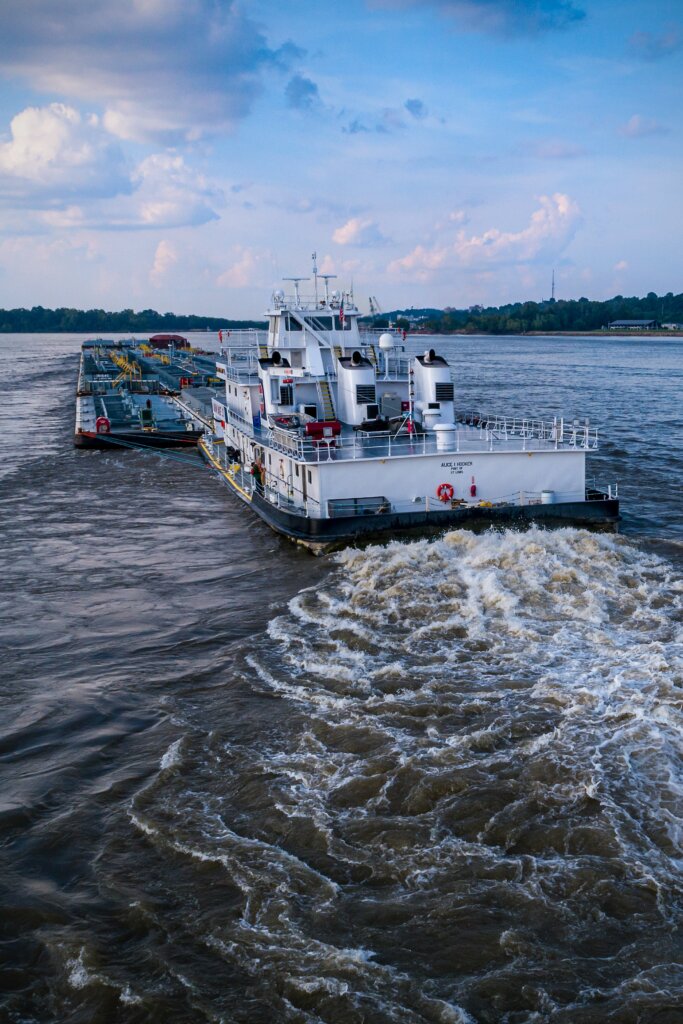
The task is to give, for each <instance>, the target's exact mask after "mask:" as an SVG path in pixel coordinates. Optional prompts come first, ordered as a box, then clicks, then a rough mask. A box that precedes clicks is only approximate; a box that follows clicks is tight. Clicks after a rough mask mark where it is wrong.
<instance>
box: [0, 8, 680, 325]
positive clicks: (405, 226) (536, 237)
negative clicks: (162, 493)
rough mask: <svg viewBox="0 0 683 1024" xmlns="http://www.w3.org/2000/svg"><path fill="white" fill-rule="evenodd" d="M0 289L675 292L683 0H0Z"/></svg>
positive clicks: (230, 296) (197, 293)
mask: <svg viewBox="0 0 683 1024" xmlns="http://www.w3.org/2000/svg"><path fill="white" fill-rule="evenodd" d="M0 38H1V39H2V46H1V47H0V307H4V308H12V307H16V306H26V307H31V306H35V305H42V306H46V307H57V306H73V307H76V308H80V309H84V308H85V309H88V308H93V307H97V308H104V309H111V310H117V309H125V308H132V309H136V310H140V309H147V308H153V309H157V310H159V311H160V312H166V311H171V312H175V313H197V314H203V315H207V316H226V317H233V318H243V317H244V318H246V317H260V316H261V315H262V313H263V312H264V311H265V309H266V308H267V306H268V302H269V297H270V294H271V292H272V289H273V288H274V287H278V286H279V282H280V280H281V278H282V277H292V276H305V275H309V274H310V272H311V254H312V253H313V252H314V251H315V252H317V254H318V266H319V270H320V272H322V273H330V274H336V275H337V281H336V282H335V284H336V286H337V287H341V288H345V289H346V288H350V287H353V289H354V294H355V297H356V301H357V303H358V305H359V307H360V308H361V309H362V310H363V311H367V310H368V304H369V298H370V296H373V297H374V298H375V299H376V300H377V303H378V305H379V307H380V308H382V309H385V310H392V309H396V308H409V307H411V306H412V307H415V308H420V307H437V308H444V307H447V306H454V307H457V308H466V307H469V306H472V305H475V304H483V305H500V304H503V303H506V302H514V301H523V300H527V299H531V300H535V301H540V300H542V299H545V298H549V297H550V292H551V280H552V274H553V271H554V273H555V295H556V297H557V298H579V297H580V296H586V297H588V298H591V299H605V298H610V297H611V296H613V295H616V294H622V295H638V296H641V295H645V294H646V293H647V292H649V291H655V292H657V293H660V294H665V293H666V292H669V291H672V292H675V293H678V292H681V291H683V274H682V271H683V266H682V263H683V245H682V244H681V228H682V226H683V216H682V210H681V206H682V202H683V201H682V198H681V197H682V194H683V174H682V173H681V170H682V166H681V155H682V150H683V139H682V135H681V109H682V106H683V105H682V102H681V98H682V96H683V74H682V72H683V0H657V3H654V4H653V3H651V2H648V3H646V2H644V0H618V2H616V0H614V2H613V0H346V2H345V3H344V4H339V3H332V2H329V0H315V2H312V0H297V2H296V3H286V2H284V3H283V2H282V0H278V2H275V0H251V2H249V0H244V2H242V3H237V2H234V3H233V2H230V0H118V2H117V3H116V4H112V3H111V2H110V0H108V2H106V3H105V2H103V0H0Z"/></svg>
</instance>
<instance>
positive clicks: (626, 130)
mask: <svg viewBox="0 0 683 1024" xmlns="http://www.w3.org/2000/svg"><path fill="white" fill-rule="evenodd" d="M668 131H669V129H668V128H665V127H664V125H662V124H659V122H658V121H655V120H653V119H652V118H650V117H643V115H642V114H634V115H633V117H630V118H629V119H628V121H627V122H626V124H624V125H622V126H621V128H620V129H619V132H620V133H621V134H622V135H625V136H626V138H628V139H642V138H644V137H646V136H648V135H666V134H667V133H668Z"/></svg>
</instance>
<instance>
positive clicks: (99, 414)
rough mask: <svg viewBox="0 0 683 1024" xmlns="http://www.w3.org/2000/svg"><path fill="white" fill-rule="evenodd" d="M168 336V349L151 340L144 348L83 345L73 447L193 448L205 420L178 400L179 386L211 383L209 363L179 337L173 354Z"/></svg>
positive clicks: (133, 344) (126, 344)
mask: <svg viewBox="0 0 683 1024" xmlns="http://www.w3.org/2000/svg"><path fill="white" fill-rule="evenodd" d="M161 337H163V338H164V339H166V338H167V337H169V336H165V335H164V336H161ZM170 337H172V338H173V339H174V341H173V342H171V346H170V350H169V345H168V344H165V345H159V344H156V345H155V344H154V342H155V340H156V339H154V338H153V339H150V343H146V342H137V341H135V340H132V339H131V340H127V341H105V340H103V339H96V340H93V341H86V342H84V343H83V345H82V348H81V360H80V367H79V375H78V387H77V393H76V429H75V435H74V444H75V446H76V447H77V448H117V447H119V448H120V447H124V448H126V447H127V448H185V447H192V446H196V444H197V442H198V440H199V438H200V437H201V436H202V434H203V433H204V431H205V430H206V429H207V427H208V426H210V420H209V419H207V418H206V417H203V416H202V415H201V414H200V410H197V409H192V408H191V407H190V406H189V404H188V403H187V402H182V401H179V399H180V398H181V396H182V393H183V387H189V386H190V384H195V383H204V382H206V381H215V377H214V376H212V375H213V374H215V361H214V360H213V359H211V358H210V357H207V356H206V355H205V354H201V355H200V354H198V353H196V352H193V350H192V349H190V348H189V346H188V345H187V343H186V342H185V339H182V338H179V339H178V343H177V344H178V348H177V350H176V349H175V348H174V344H176V342H175V337H176V336H170ZM181 342H183V343H184V344H180V343H181ZM209 412H210V402H209Z"/></svg>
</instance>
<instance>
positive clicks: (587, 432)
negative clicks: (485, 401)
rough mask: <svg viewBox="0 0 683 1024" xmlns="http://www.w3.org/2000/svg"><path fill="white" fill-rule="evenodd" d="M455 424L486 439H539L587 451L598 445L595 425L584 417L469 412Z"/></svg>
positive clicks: (546, 442)
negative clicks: (533, 416) (469, 429)
mask: <svg viewBox="0 0 683 1024" xmlns="http://www.w3.org/2000/svg"><path fill="white" fill-rule="evenodd" d="M458 423H461V424H463V425H464V426H467V427H470V428H472V427H474V428H476V429H477V430H478V431H480V432H482V433H483V434H485V435H486V438H487V440H498V441H500V440H505V441H508V440H511V439H514V438H518V439H520V440H521V441H534V440H536V441H542V442H543V443H544V446H546V447H547V446H548V445H551V446H553V447H555V448H560V447H564V448H567V447H569V448H585V449H590V450H591V451H595V450H596V449H597V447H598V428H597V427H596V426H592V425H591V423H590V420H588V419H584V420H579V419H573V420H565V419H564V417H562V416H555V417H554V418H553V419H552V420H540V419H533V418H531V417H526V416H499V415H497V414H491V413H484V412H472V413H466V414H464V415H459V416H458ZM527 450H528V449H527Z"/></svg>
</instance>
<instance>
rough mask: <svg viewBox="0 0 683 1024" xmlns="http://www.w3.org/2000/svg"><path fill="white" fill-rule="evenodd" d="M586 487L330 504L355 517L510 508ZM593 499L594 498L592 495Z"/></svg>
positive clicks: (560, 498) (578, 496)
mask: <svg viewBox="0 0 683 1024" xmlns="http://www.w3.org/2000/svg"><path fill="white" fill-rule="evenodd" d="M616 497H617V493H616V489H615V488H613V487H609V488H608V490H607V491H606V492H604V493H598V492H595V496H594V497H593V498H592V500H594V501H600V500H601V501H605V500H608V499H609V498H616ZM586 500H587V496H586V492H585V491H526V490H520V491H512V492H510V493H509V494H501V495H498V496H497V497H495V498H491V499H489V500H482V499H479V498H453V499H449V500H447V501H442V500H441V499H440V498H439V497H437V496H436V495H429V494H426V495H417V496H416V497H414V498H406V499H405V500H403V501H390V500H389V499H388V498H385V497H364V498H343V499H342V498H334V499H330V501H328V502H327V503H326V504H327V516H328V517H329V518H338V517H351V516H358V515H364V516H369V515H382V514H386V513H407V512H412V513H420V512H429V513H440V512H452V511H453V510H454V509H455V510H461V511H463V512H465V511H467V510H476V509H481V508H510V507H515V506H516V507H526V506H534V505H562V504H567V503H569V502H577V501H586ZM588 500H591V499H588Z"/></svg>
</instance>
